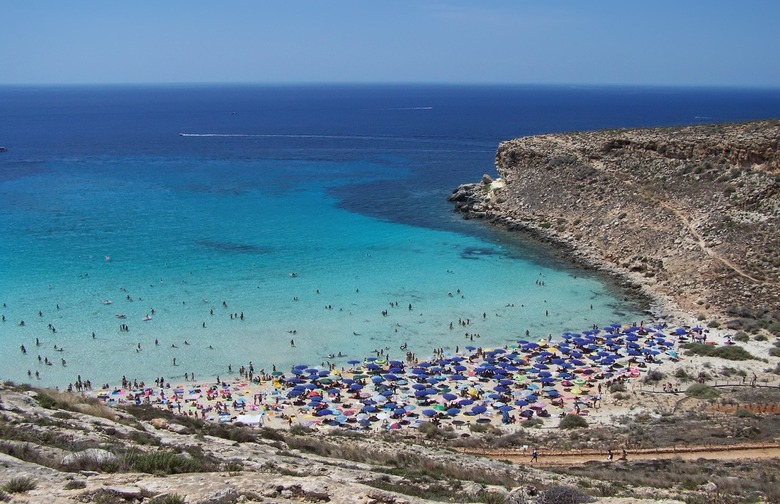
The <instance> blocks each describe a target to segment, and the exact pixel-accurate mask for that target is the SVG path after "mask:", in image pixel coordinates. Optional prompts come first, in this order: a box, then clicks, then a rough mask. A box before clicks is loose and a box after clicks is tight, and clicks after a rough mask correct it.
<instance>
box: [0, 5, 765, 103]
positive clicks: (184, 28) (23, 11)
mask: <svg viewBox="0 0 780 504" xmlns="http://www.w3.org/2000/svg"><path fill="white" fill-rule="evenodd" d="M0 12H2V19H3V22H2V29H1V30H0V84H59V83H65V84H71V83H211V82H231V83H310V82H311V83H323V82H360V83H362V82H369V83H373V82H383V83H399V82H404V83H406V82H411V83H418V82H422V83H456V84H461V83H500V84H566V85H571V84H585V85H599V84H636V85H685V86H689V85H690V86H701V85H704V86H758V87H772V88H780V64H779V63H778V62H779V61H780V54H779V53H780V29H778V22H780V2H778V1H777V0H746V1H744V2H737V1H733V0H732V1H721V0H699V1H696V0H653V1H644V2H643V1H634V0H609V1H599V0H591V1H587V0H569V1H565V0H559V1H556V0H537V1H526V0H492V1H488V0H481V1H477V0H475V1H471V2H466V1H424V0H416V1H415V0H395V1H392V0H390V1H387V0H386V1H374V0H350V1H340V0H330V1H326V0H310V1H302V0H279V1H271V0H268V1H263V0H232V1H230V0H226V1H224V2H217V1H199V0H190V1H180V0H163V1H159V0H134V1H129V0H128V1H124V2H120V1H107V0H91V1H87V0H67V1H63V0H30V1H28V0H22V1H17V0H0Z"/></svg>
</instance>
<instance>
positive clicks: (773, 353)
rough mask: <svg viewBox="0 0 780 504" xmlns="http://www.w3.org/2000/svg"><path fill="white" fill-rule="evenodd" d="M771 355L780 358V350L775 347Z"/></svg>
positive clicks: (770, 351)
mask: <svg viewBox="0 0 780 504" xmlns="http://www.w3.org/2000/svg"><path fill="white" fill-rule="evenodd" d="M769 355H771V356H772V357H780V348H777V347H774V348H770V349H769Z"/></svg>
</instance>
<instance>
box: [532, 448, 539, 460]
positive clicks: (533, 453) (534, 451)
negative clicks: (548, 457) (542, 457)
mask: <svg viewBox="0 0 780 504" xmlns="http://www.w3.org/2000/svg"><path fill="white" fill-rule="evenodd" d="M534 462H539V451H537V449H536V448H534V449H533V451H532V452H531V463H532V464H533V463H534Z"/></svg>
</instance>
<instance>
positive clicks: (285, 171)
mask: <svg viewBox="0 0 780 504" xmlns="http://www.w3.org/2000/svg"><path fill="white" fill-rule="evenodd" d="M768 117H780V91H778V90H761V89H716V88H657V87H654V88H644V87H560V86H558V87H555V86H444V85H392V86H390V85H285V86H260V85H191V86H181V85H175V86H174V85H166V86H151V85H149V86H65V87H57V86H40V87H13V86H10V87H9V86H6V87H0V145H2V146H4V147H6V148H7V151H6V152H2V153H0V302H2V308H1V309H0V311H1V312H2V316H3V322H2V323H0V379H2V380H10V381H13V382H16V383H32V384H34V385H37V386H55V387H60V388H64V387H66V386H67V385H68V384H69V383H73V382H75V381H76V380H77V379H78V378H81V379H82V380H90V381H91V382H92V383H93V386H96V387H97V386H100V385H104V384H108V385H109V386H112V387H113V386H117V385H119V384H120V382H121V379H122V377H123V376H124V377H126V378H128V379H130V380H133V379H137V380H139V381H141V380H145V381H146V382H147V383H149V382H151V381H154V379H155V378H157V377H163V378H165V380H166V381H174V382H176V381H182V380H183V379H184V375H185V373H187V375H188V377H189V378H191V374H193V373H194V375H195V381H199V382H209V381H212V380H217V379H221V380H229V379H231V378H232V377H234V376H235V375H236V373H237V372H238V369H239V367H240V366H246V367H248V366H249V364H250V363H252V365H253V367H254V369H255V370H256V371H257V370H261V369H262V370H265V371H266V372H270V371H271V370H272V369H279V370H282V371H284V370H288V369H289V368H290V367H291V366H293V365H296V364H307V365H310V366H328V365H330V364H333V365H335V366H336V367H337V368H341V367H349V366H351V365H352V363H355V362H361V361H363V359H364V358H366V357H368V356H377V355H380V356H382V357H384V358H388V357H389V358H390V359H401V360H403V359H404V358H406V356H407V353H411V354H414V355H415V356H416V357H419V358H425V357H428V356H430V355H432V354H433V352H434V351H435V350H437V349H441V350H442V351H444V352H456V351H463V349H464V348H466V347H482V348H490V347H495V346H504V345H512V344H514V343H515V342H516V341H517V340H518V339H540V338H550V337H552V338H555V337H559V336H560V334H561V333H562V332H565V331H579V330H583V329H587V328H590V327H592V326H594V325H597V326H603V325H607V324H611V323H632V322H635V321H638V320H640V319H642V318H644V317H647V314H646V312H645V311H644V310H645V309H646V307H645V306H643V305H642V304H641V303H640V302H639V301H638V300H636V299H633V298H632V297H630V296H628V295H627V294H626V293H625V292H623V291H621V290H620V289H619V288H618V287H617V286H615V285H612V284H611V283H610V281H609V279H605V278H603V277H600V276H598V275H596V274H594V273H592V272H589V271H585V270H582V269H579V268H578V267H576V266H574V265H572V264H569V263H568V262H566V261H565V259H561V258H560V257H559V256H557V255H555V254H552V253H551V251H550V250H547V249H545V248H544V247H542V246H540V245H538V244H535V243H534V242H532V241H530V240H529V239H528V238H526V237H524V236H521V235H517V234H512V233H507V232H505V231H502V230H499V229H494V228H491V227H490V226H488V225H486V224H485V223H483V222H479V221H471V220H463V219H462V218H461V217H460V216H459V215H458V214H455V213H453V212H452V206H451V204H450V203H448V202H447V196H448V195H449V194H450V192H451V191H452V190H453V189H454V188H455V187H457V186H458V185H459V184H461V183H468V182H477V181H479V180H480V179H481V177H482V175H483V174H485V173H487V174H489V175H491V176H495V175H496V172H495V167H494V156H495V152H496V148H497V146H498V144H499V142H501V141H503V140H508V139H512V138H516V137H521V136H526V135H533V134H540V133H550V132H566V131H575V130H592V129H604V128H633V127H653V126H672V125H683V124H696V123H705V122H725V121H745V120H752V119H763V118H768ZM594 197H598V195H594Z"/></svg>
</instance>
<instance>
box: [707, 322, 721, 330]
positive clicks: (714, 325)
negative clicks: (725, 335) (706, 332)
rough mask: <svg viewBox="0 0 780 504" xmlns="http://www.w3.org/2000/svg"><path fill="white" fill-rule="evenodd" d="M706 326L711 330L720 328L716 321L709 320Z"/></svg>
mask: <svg viewBox="0 0 780 504" xmlns="http://www.w3.org/2000/svg"><path fill="white" fill-rule="evenodd" d="M707 326H708V327H710V328H712V329H717V328H718V327H720V322H718V321H717V320H710V321H709V323H708V324H707Z"/></svg>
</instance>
